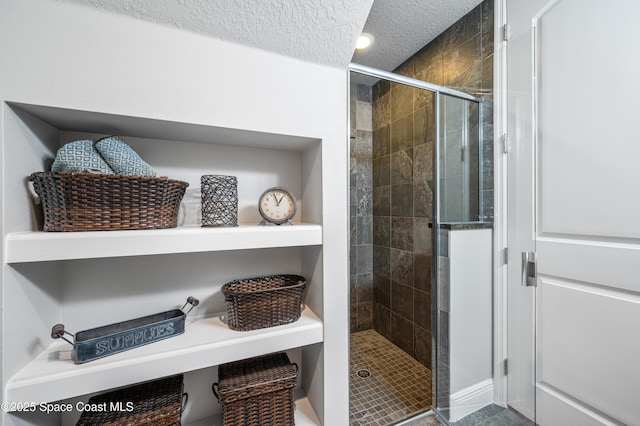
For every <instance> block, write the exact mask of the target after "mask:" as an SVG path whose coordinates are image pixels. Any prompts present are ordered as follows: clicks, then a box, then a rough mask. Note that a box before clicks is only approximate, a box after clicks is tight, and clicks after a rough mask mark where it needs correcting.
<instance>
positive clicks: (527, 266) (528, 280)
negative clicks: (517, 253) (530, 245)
mask: <svg viewBox="0 0 640 426" xmlns="http://www.w3.org/2000/svg"><path fill="white" fill-rule="evenodd" d="M537 260H538V255H537V254H536V252H534V251H523V252H522V286H523V287H537V286H538V284H537V280H536V278H537V271H536V269H537V268H536V266H537V265H536V263H537V262H536V261H537Z"/></svg>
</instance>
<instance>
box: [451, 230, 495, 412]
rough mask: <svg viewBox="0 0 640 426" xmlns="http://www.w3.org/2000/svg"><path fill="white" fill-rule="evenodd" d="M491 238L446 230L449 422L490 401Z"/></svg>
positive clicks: (477, 232)
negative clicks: (447, 254) (447, 257)
mask: <svg viewBox="0 0 640 426" xmlns="http://www.w3.org/2000/svg"><path fill="white" fill-rule="evenodd" d="M491 238H492V235H491V229H468V230H451V231H449V268H450V269H449V285H450V290H449V291H450V296H449V297H450V301H449V303H450V314H449V315H450V319H449V341H450V354H449V356H450V371H451V376H450V389H451V415H450V418H449V420H450V421H457V420H459V419H461V418H462V417H464V416H466V415H468V414H470V413H472V412H474V411H476V410H478V409H480V408H482V407H483V406H485V405H488V404H490V403H491V402H493V378H492V360H493V358H492V305H491V302H492V300H491V286H492V281H491V268H492V266H491Z"/></svg>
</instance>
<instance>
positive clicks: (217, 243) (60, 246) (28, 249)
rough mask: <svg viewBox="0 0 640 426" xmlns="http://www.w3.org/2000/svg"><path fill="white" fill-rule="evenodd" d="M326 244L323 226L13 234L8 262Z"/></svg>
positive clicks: (182, 228) (8, 249) (295, 225)
mask: <svg viewBox="0 0 640 426" xmlns="http://www.w3.org/2000/svg"><path fill="white" fill-rule="evenodd" d="M320 244H322V227H321V226H320V225H315V224H297V223H296V224H294V225H281V226H260V225H240V226H238V227H234V228H201V227H196V226H184V227H178V228H172V229H149V230H138V231H92V232H13V233H10V234H9V235H8V236H7V239H6V252H5V253H6V254H5V258H6V262H7V263H22V262H44V261H52V260H71V259H92V258H103V257H122V256H146V255H156V254H172V253H196V252H209V251H228V250H245V249H259V248H277V247H298V246H312V245H320Z"/></svg>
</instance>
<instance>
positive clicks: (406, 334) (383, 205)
mask: <svg viewBox="0 0 640 426" xmlns="http://www.w3.org/2000/svg"><path fill="white" fill-rule="evenodd" d="M394 72H396V73H398V74H402V75H407V76H409V77H414V78H417V79H419V80H423V81H427V82H431V83H435V84H439V85H444V86H449V87H452V88H455V89H458V90H461V91H465V92H468V93H471V94H474V95H477V96H482V97H483V98H485V100H486V102H484V105H483V116H482V133H483V139H484V141H483V147H482V149H483V155H482V158H483V164H482V165H481V167H482V169H481V170H482V174H481V177H480V178H481V179H482V181H483V190H484V192H483V194H482V199H483V202H484V204H483V205H481V206H479V216H480V219H483V220H489V221H490V220H492V219H493V123H492V116H493V112H492V107H491V96H492V92H493V0H485V1H484V2H483V3H482V4H480V5H479V6H478V7H476V8H475V9H473V10H472V11H471V12H469V14H467V15H466V16H465V17H463V18H462V19H460V20H459V21H458V22H456V23H455V24H454V25H452V26H451V27H450V28H449V29H448V30H446V31H445V32H444V33H442V34H441V35H440V36H438V37H437V38H436V39H435V40H434V41H433V42H431V43H429V44H428V45H427V46H425V47H424V48H423V49H421V50H420V51H419V52H418V53H416V54H415V55H414V56H413V57H411V58H410V59H409V60H407V61H406V62H405V63H403V64H402V65H401V66H400V67H398V68H397V69H396V70H395V71H394ZM372 129H373V287H374V292H373V293H374V301H375V303H374V307H373V326H374V329H375V330H376V331H377V332H378V333H380V334H382V335H383V336H384V337H386V338H387V339H389V340H391V341H392V342H393V343H395V344H396V345H397V346H399V347H400V348H402V349H403V350H404V351H405V352H407V353H408V354H410V355H411V356H413V357H414V358H416V359H417V360H418V361H420V362H421V363H422V364H423V365H425V366H427V367H428V368H431V341H432V340H431V256H432V247H431V233H430V229H429V228H428V224H429V222H430V221H431V219H432V217H431V216H432V208H433V207H432V206H433V197H432V191H433V182H434V181H433V164H432V163H433V152H434V143H435V139H436V138H435V136H436V135H435V111H434V95H433V94H431V93H430V92H427V91H424V90H420V89H415V88H410V87H407V86H403V85H399V84H395V83H391V84H390V83H389V82H387V81H380V82H378V83H377V84H376V85H374V87H373V122H372Z"/></svg>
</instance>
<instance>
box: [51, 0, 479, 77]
mask: <svg viewBox="0 0 640 426" xmlns="http://www.w3.org/2000/svg"><path fill="white" fill-rule="evenodd" d="M58 1H66V2H70V3H78V4H82V5H87V6H91V7H95V8H98V9H101V10H105V11H108V12H112V13H117V14H121V15H126V16H130V17H133V18H137V19H143V20H146V21H151V22H155V23H158V24H161V25H168V26H172V27H175V28H181V29H184V30H187V31H193V32H197V33H201V34H204V35H207V36H210V37H214V38H217V39H221V40H226V41H230V42H234V43H239V44H243V45H246V46H252V47H256V48H259V49H263V50H268V51H271V52H276V53H279V54H282V55H286V56H291V57H294V58H298V59H301V60H304V61H309V62H315V63H318V64H323V65H329V66H333V67H339V68H346V67H347V65H348V64H349V62H356V63H359V64H362V65H368V66H371V67H374V68H379V69H382V70H385V71H391V70H393V69H394V68H396V67H397V66H398V65H400V64H401V63H402V62H404V61H405V60H406V59H408V58H409V57H411V56H412V55H413V54H414V53H415V52H417V51H418V50H420V48H422V47H423V46H424V45H426V44H427V43H428V42H430V41H431V40H433V39H434V38H435V37H437V36H438V35H439V34H440V33H442V32H443V31H444V30H445V29H447V28H448V27H449V26H451V25H452V24H453V23H454V22H456V21H457V20H458V19H460V18H461V17H462V16H464V15H465V14H466V13H468V12H469V11H470V10H471V9H473V8H474V7H475V6H477V5H478V4H480V3H481V1H482V0H375V1H374V0H58ZM372 3H373V6H372ZM369 12H370V13H369ZM367 16H368V18H367ZM365 21H366V24H365ZM363 27H364V30H363ZM362 31H364V32H368V33H371V34H373V35H374V36H375V43H374V45H373V46H372V47H371V48H369V49H367V50H366V51H357V52H355V54H354V47H355V42H356V39H357V38H358V36H359V35H360V33H361V32H362ZM374 81H375V80H374ZM361 82H367V80H366V78H365V79H364V80H363V81H361ZM368 83H369V84H371V81H368Z"/></svg>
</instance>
